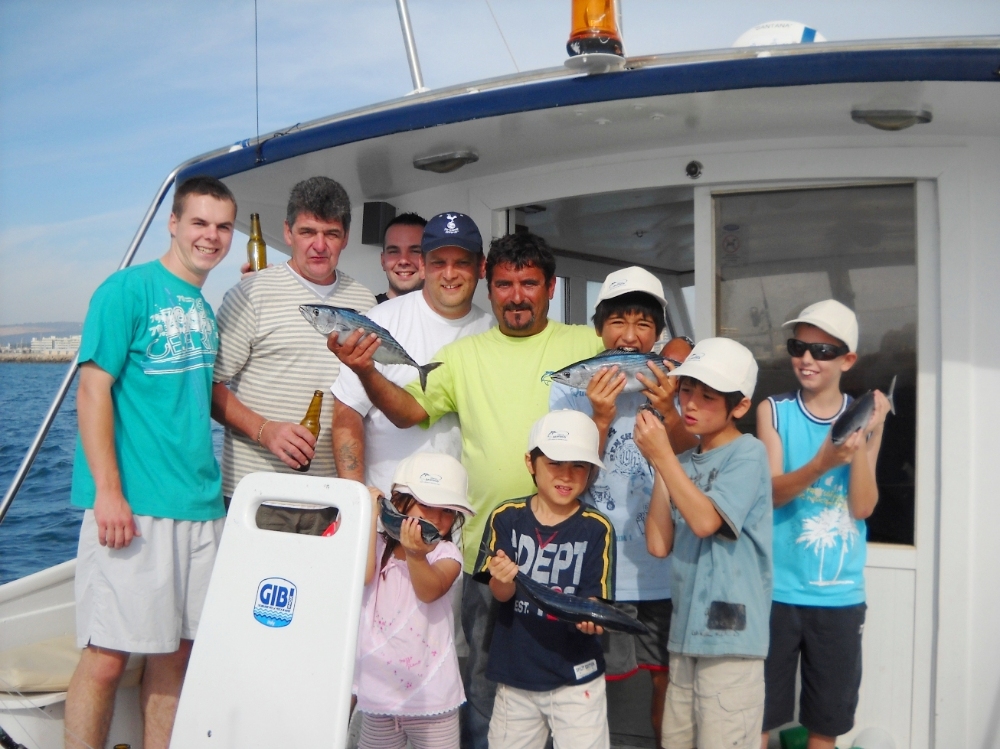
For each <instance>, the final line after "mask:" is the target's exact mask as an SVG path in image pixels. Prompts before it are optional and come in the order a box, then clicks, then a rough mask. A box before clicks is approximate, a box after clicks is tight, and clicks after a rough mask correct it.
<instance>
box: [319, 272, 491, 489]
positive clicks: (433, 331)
mask: <svg viewBox="0 0 1000 749" xmlns="http://www.w3.org/2000/svg"><path fill="white" fill-rule="evenodd" d="M367 314H368V317H369V318H371V319H372V320H373V321H375V322H377V323H378V324H379V325H381V326H382V327H383V328H385V329H386V330H388V331H389V332H390V333H391V334H392V337H393V338H395V339H396V340H397V341H398V342H399V344H400V345H401V346H402V347H403V348H404V349H406V352H407V353H408V354H409V355H410V356H412V357H413V359H414V361H416V362H418V363H420V364H426V363H427V362H429V361H431V359H433V357H434V355H435V354H436V353H437V352H438V351H439V350H440V349H441V348H442V347H443V346H446V345H447V344H449V343H453V342H454V341H457V340H458V339H459V338H464V337H465V336H468V335H475V334H477V333H483V332H485V331H487V330H489V329H490V327H492V326H493V325H494V324H495V322H496V321H495V320H494V319H493V316H492V315H488V314H486V313H485V312H483V311H482V310H481V309H479V308H478V307H477V306H475V305H472V309H471V310H470V312H469V314H467V315H466V316H465V317H462V318H460V319H458V320H449V319H447V318H445V317H441V315H439V314H437V313H436V312H435V311H434V310H432V309H431V308H430V306H429V305H428V304H427V302H426V301H425V300H424V295H423V293H422V292H420V291H414V292H412V293H410V294H404V295H403V296H398V297H396V298H395V299H389V300H388V301H385V302H382V304H379V305H378V306H376V307H372V309H371V310H370V311H369V312H368V313H367ZM375 368H376V369H378V371H379V372H381V373H382V374H383V375H384V376H385V377H386V378H387V379H389V380H391V381H392V382H394V383H396V384H397V385H399V386H400V387H403V386H404V385H406V384H408V383H409V382H411V381H412V380H415V379H417V370H416V369H415V368H413V367H410V366H407V365H405V364H391V365H388V366H386V365H383V364H376V365H375ZM330 390H331V392H332V393H333V395H334V397H335V398H336V399H337V400H339V401H340V402H341V403H343V404H345V405H347V406H350V407H351V408H353V409H354V410H355V411H357V412H358V413H359V414H361V415H362V416H364V417H365V482H366V483H367V484H368V485H369V486H376V487H378V488H379V489H381V490H382V491H383V492H385V494H386V495H388V494H389V491H390V490H391V489H392V475H393V473H394V472H395V471H396V464H397V463H399V461H401V460H402V459H403V458H405V457H407V456H409V455H413V453H416V452H438V453H447V454H448V455H451V456H452V457H454V458H458V459H461V457H462V433H461V431H460V429H459V425H458V416H457V415H456V414H453V413H452V414H448V415H447V416H445V417H443V418H442V419H440V420H439V421H437V422H435V424H434V425H433V426H432V427H431V428H430V429H421V428H420V427H419V426H412V427H410V428H409V429H399V428H397V427H395V426H393V424H392V422H391V421H389V419H387V418H386V416H385V414H383V413H382V412H381V411H379V410H378V409H377V408H375V407H374V406H372V402H371V401H370V400H369V399H368V395H367V394H366V393H365V389H364V387H362V385H361V381H360V380H359V379H358V376H357V375H356V374H354V372H352V371H351V370H349V369H348V368H347V367H342V368H341V370H340V377H338V378H337V381H336V382H335V383H334V384H333V387H332V388H330Z"/></svg>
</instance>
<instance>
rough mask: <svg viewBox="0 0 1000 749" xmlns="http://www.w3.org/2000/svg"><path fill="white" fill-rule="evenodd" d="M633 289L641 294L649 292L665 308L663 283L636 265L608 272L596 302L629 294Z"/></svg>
mask: <svg viewBox="0 0 1000 749" xmlns="http://www.w3.org/2000/svg"><path fill="white" fill-rule="evenodd" d="M635 291H638V292H640V293H642V294H649V295H650V296H651V297H653V298H654V299H656V301H658V302H659V303H660V304H662V305H663V308H664V309H666V307H667V300H666V297H664V296H663V284H662V283H660V279H658V278H657V277H656V276H654V275H653V274H652V273H650V272H649V271H648V270H646V269H645V268H640V267H639V266H637V265H633V266H631V267H630V268H622V269H621V270H616V271H615V272H614V273H609V274H608V277H607V278H605V279H604V283H603V284H601V292H600V293H599V294H598V295H597V303H598V304H600V303H601V302H603V301H604V300H605V299H614V298H615V297H616V296H621V295H622V294H631V293H632V292H635Z"/></svg>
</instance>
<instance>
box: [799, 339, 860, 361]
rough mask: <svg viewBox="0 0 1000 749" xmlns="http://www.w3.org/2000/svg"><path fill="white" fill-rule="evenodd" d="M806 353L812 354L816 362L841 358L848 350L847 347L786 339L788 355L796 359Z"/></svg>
mask: <svg viewBox="0 0 1000 749" xmlns="http://www.w3.org/2000/svg"><path fill="white" fill-rule="evenodd" d="M806 351H808V352H809V353H810V354H812V358H813V359H815V360H816V361H830V360H832V359H836V358H837V357H838V356H843V355H844V354H846V353H848V352H849V351H850V349H849V348H848V347H847V346H837V345H836V344H833V343H806V342H805V341H800V340H799V339H798V338H789V339H788V353H789V354H791V355H792V356H793V357H794V358H796V359H798V358H801V357H803V356H805V354H806Z"/></svg>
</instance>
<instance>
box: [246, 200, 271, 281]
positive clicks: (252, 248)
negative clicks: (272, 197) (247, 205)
mask: <svg viewBox="0 0 1000 749" xmlns="http://www.w3.org/2000/svg"><path fill="white" fill-rule="evenodd" d="M247 262H248V263H250V270H252V271H259V270H260V269H261V268H266V267H267V245H266V244H264V235H263V234H261V233H260V214H259V213H251V214H250V241H249V242H247Z"/></svg>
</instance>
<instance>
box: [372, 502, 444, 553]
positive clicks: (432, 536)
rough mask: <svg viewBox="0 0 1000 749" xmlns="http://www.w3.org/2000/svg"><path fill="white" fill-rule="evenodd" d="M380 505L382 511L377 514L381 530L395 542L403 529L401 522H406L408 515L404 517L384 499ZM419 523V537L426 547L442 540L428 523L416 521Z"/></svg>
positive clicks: (418, 519) (420, 519)
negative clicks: (380, 522)
mask: <svg viewBox="0 0 1000 749" xmlns="http://www.w3.org/2000/svg"><path fill="white" fill-rule="evenodd" d="M380 501H381V504H382V511H381V512H380V513H379V519H380V520H381V521H382V528H383V529H384V530H385V532H386V534H388V536H389V538H392V539H394V540H396V541H398V540H399V534H400V531H401V530H402V528H403V521H404V520H406V519H407V518H408V517H409V515H404V514H403V513H401V512H400V511H399V510H397V509H396V507H395V505H393V503H392V502H390V501H389V500H388V499H386V498H385V497H382V499H381V500H380ZM416 520H417V522H418V523H420V537H421V538H423V540H424V543H425V544H427V545H428V546H429V545H431V544H433V543H437V542H438V541H440V540H442V536H441V534H440V533H439V532H438V529H437V528H436V527H435V526H434V524H433V523H431V522H430V521H427V520H424V519H423V518H417V519H416Z"/></svg>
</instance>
